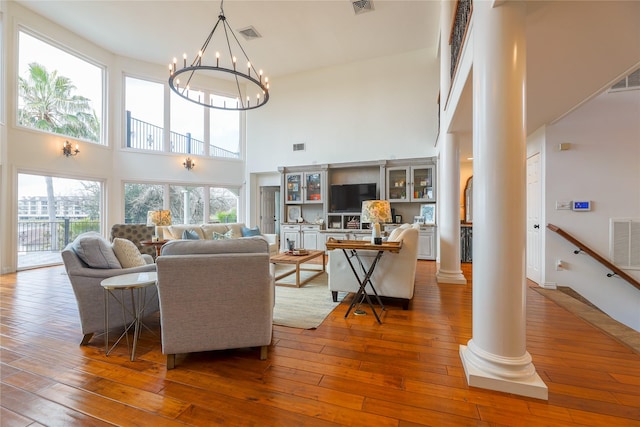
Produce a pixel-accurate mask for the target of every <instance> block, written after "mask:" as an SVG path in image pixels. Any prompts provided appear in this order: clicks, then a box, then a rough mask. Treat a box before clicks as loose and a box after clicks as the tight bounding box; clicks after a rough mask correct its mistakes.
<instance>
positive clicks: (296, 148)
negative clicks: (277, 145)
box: [293, 143, 305, 151]
mask: <svg viewBox="0 0 640 427" xmlns="http://www.w3.org/2000/svg"><path fill="white" fill-rule="evenodd" d="M304 149H305V148H304V143H300V144H293V151H304Z"/></svg>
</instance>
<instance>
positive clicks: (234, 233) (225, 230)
mask: <svg viewBox="0 0 640 427" xmlns="http://www.w3.org/2000/svg"><path fill="white" fill-rule="evenodd" d="M243 229H244V230H245V234H246V232H247V230H251V232H255V231H256V230H258V229H257V228H252V229H247V226H246V225H244V224H243V223H241V222H234V223H214V224H176V225H165V226H158V227H157V228H156V233H157V234H158V238H159V239H161V240H162V239H167V240H177V239H182V238H183V234H184V232H185V231H190V232H193V233H195V235H194V237H193V238H195V236H196V235H197V238H198V239H199V240H217V239H237V238H240V237H249V236H244V235H243ZM258 231H259V230H258ZM260 235H261V236H262V237H264V238H265V240H266V241H267V243H269V253H270V254H271V255H275V254H277V253H278V235H277V234H262V233H260Z"/></svg>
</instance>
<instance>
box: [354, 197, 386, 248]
mask: <svg viewBox="0 0 640 427" xmlns="http://www.w3.org/2000/svg"><path fill="white" fill-rule="evenodd" d="M360 222H362V223H366V222H368V223H371V243H373V244H376V245H379V244H381V243H382V233H381V232H380V223H385V222H391V205H390V204H389V202H388V201H386V200H365V201H364V202H362V216H361V217H360Z"/></svg>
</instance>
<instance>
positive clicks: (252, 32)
mask: <svg viewBox="0 0 640 427" xmlns="http://www.w3.org/2000/svg"><path fill="white" fill-rule="evenodd" d="M238 32H239V33H240V34H242V36H243V37H244V38H245V39H246V40H253V39H259V38H261V37H262V36H261V35H260V33H259V32H258V31H257V30H256V29H255V28H253V27H252V26H250V27H247V28H243V29H241V30H238Z"/></svg>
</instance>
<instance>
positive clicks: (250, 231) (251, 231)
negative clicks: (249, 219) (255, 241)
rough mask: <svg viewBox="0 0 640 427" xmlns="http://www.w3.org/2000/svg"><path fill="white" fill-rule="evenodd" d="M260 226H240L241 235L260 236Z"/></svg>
mask: <svg viewBox="0 0 640 427" xmlns="http://www.w3.org/2000/svg"><path fill="white" fill-rule="evenodd" d="M260 235H261V233H260V228H259V227H258V226H255V227H253V228H248V227H242V237H251V236H260Z"/></svg>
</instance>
